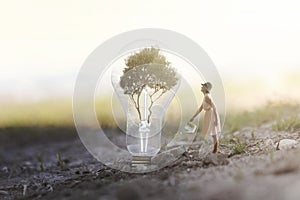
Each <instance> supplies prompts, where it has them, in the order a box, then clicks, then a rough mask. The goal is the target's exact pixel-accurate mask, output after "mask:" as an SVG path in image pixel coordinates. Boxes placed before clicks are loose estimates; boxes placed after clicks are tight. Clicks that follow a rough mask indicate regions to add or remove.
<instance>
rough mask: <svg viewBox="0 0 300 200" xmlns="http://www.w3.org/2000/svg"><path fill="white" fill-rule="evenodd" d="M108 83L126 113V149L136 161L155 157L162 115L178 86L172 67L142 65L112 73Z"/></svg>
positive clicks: (158, 148) (159, 137)
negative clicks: (111, 85)
mask: <svg viewBox="0 0 300 200" xmlns="http://www.w3.org/2000/svg"><path fill="white" fill-rule="evenodd" d="M111 81H112V84H113V87H114V90H115V92H116V94H117V96H118V98H119V100H120V102H121V105H122V107H123V109H124V111H125V113H126V120H127V121H126V146H127V150H128V151H129V152H130V153H131V155H132V156H135V157H139V156H140V157H152V156H155V155H156V154H157V153H158V152H159V151H160V148H161V130H162V127H163V119H164V115H165V112H166V110H167V108H168V106H169V104H170V102H171V101H172V99H173V98H174V96H175V93H176V91H177V89H178V87H179V85H180V77H179V75H178V74H177V72H176V70H175V69H174V68H173V67H171V66H166V65H161V64H155V63H154V64H145V65H140V66H136V67H134V68H132V69H130V70H123V71H122V72H121V73H120V68H115V69H113V70H112V74H111Z"/></svg>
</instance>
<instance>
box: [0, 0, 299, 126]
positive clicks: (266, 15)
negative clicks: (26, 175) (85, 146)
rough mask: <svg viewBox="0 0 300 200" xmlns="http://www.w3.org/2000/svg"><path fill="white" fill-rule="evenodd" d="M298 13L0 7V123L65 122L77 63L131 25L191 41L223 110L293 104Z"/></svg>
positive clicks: (116, 5) (215, 4)
mask: <svg viewBox="0 0 300 200" xmlns="http://www.w3.org/2000/svg"><path fill="white" fill-rule="evenodd" d="M299 10H300V2H299V1H297V0H295V1H292V0H284V1H283V0H282V1H275V0H270V1H269V0H267V1H256V0H251V1H241V0H230V1H221V0H219V1H215V0H212V1H199V0H197V1H196V0H194V1H176V0H164V1H158V0H154V1H141V0H136V1H133V0H127V1H121V0H120V1H114V0H107V1H103V0H100V1H96V0H95V1H56V0H51V1H32V0H28V1H1V3H0V27H1V31H0V44H1V45H0V55H1V57H0V69H1V71H0V73H1V79H0V106H1V108H0V109H1V115H2V116H1V117H0V125H1V126H5V125H11V124H10V123H11V121H12V120H11V119H13V121H14V123H15V124H21V125H22V123H24V121H26V120H27V121H26V123H27V122H28V123H31V124H35V125H36V123H40V122H36V119H37V118H38V119H39V120H41V121H43V120H44V121H45V123H49V124H57V123H58V124H60V123H69V124H72V113H71V101H72V93H73V86H74V83H75V79H76V75H77V72H78V71H79V69H80V67H81V65H82V63H83V62H84V60H85V59H86V58H87V56H88V55H89V54H90V53H91V52H92V51H93V50H94V49H95V48H96V47H97V46H98V45H100V44H101V43H102V42H104V41H105V40H107V39H109V38H111V37H113V36H114V35H116V34H119V33H122V32H125V31H129V30H132V29H139V28H164V29H170V30H173V31H176V32H179V33H182V34H184V35H186V36H187V37H189V38H191V39H192V40H194V41H195V42H197V43H198V44H199V45H200V46H201V47H202V48H203V49H204V50H205V51H206V52H207V53H208V55H209V56H210V57H211V58H212V60H213V61H214V63H215V65H216V67H217V69H218V70H219V73H220V75H221V77H222V79H223V83H224V87H225V93H226V104H227V110H228V111H229V112H230V111H231V110H235V111H236V110H238V111H242V110H245V109H247V110H251V109H253V108H255V107H259V106H261V105H263V104H264V103H266V102H267V101H269V100H272V101H279V100H284V101H295V102H298V101H299V100H300V93H299V86H300V56H299V52H300V38H299V35H300V23H299V20H300V12H299ZM40 116H43V117H40ZM42 118H43V119H42Z"/></svg>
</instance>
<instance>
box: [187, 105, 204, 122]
mask: <svg viewBox="0 0 300 200" xmlns="http://www.w3.org/2000/svg"><path fill="white" fill-rule="evenodd" d="M202 109H203V104H201V106H200V108H199V109H198V110H197V112H196V113H195V114H194V116H193V117H192V118H191V119H190V122H192V121H194V119H195V117H197V115H198V114H199V113H200V112H201V111H202Z"/></svg>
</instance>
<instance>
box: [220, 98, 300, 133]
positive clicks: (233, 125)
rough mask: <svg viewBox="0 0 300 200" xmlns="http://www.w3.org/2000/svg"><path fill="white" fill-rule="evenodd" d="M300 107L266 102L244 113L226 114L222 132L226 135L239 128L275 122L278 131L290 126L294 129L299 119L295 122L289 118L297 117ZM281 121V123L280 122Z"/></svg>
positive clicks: (286, 103) (294, 104) (293, 104)
mask: <svg viewBox="0 0 300 200" xmlns="http://www.w3.org/2000/svg"><path fill="white" fill-rule="evenodd" d="M299 113H300V106H299V104H296V103H288V102H276V103H274V102H268V103H267V104H266V105H265V106H263V107H261V108H258V109H254V110H252V111H244V112H234V113H230V112H228V115H227V116H226V121H225V127H224V130H225V132H227V133H233V132H235V131H237V130H240V129H241V128H243V127H245V126H248V127H255V126H260V125H262V124H264V123H267V122H273V121H274V120H277V126H278V128H279V129H281V128H283V127H286V126H288V125H292V126H294V127H295V128H296V127H298V126H299V118H298V120H296V121H293V120H291V119H288V120H285V119H286V118H289V116H291V115H299ZM282 120H283V121H282Z"/></svg>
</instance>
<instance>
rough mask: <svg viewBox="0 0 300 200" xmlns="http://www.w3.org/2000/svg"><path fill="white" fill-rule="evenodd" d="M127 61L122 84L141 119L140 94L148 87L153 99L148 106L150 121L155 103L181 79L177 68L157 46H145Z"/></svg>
mask: <svg viewBox="0 0 300 200" xmlns="http://www.w3.org/2000/svg"><path fill="white" fill-rule="evenodd" d="M125 63H126V66H127V67H126V68H125V69H124V70H123V75H122V76H121V80H120V86H121V88H122V89H123V90H124V94H126V95H129V96H130V98H131V100H132V101H133V102H134V105H135V108H136V110H137V111H138V114H139V118H140V120H141V112H140V95H141V93H142V91H143V90H144V89H147V91H148V92H149V97H150V101H151V102H150V105H149V107H148V110H149V114H148V123H149V121H150V116H151V113H152V111H151V108H152V105H153V103H154V102H155V101H156V100H158V99H159V98H160V97H161V96H162V95H163V94H164V93H166V92H167V91H169V90H170V89H172V88H173V87H174V86H175V85H176V84H177V82H178V80H179V79H178V77H177V73H176V70H175V69H174V68H173V67H172V66H171V63H170V62H168V61H167V60H166V57H165V56H164V55H162V54H160V52H159V49H155V48H145V49H143V50H141V51H140V52H137V53H135V54H133V55H131V56H129V57H128V58H127V59H126V60H125Z"/></svg>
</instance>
